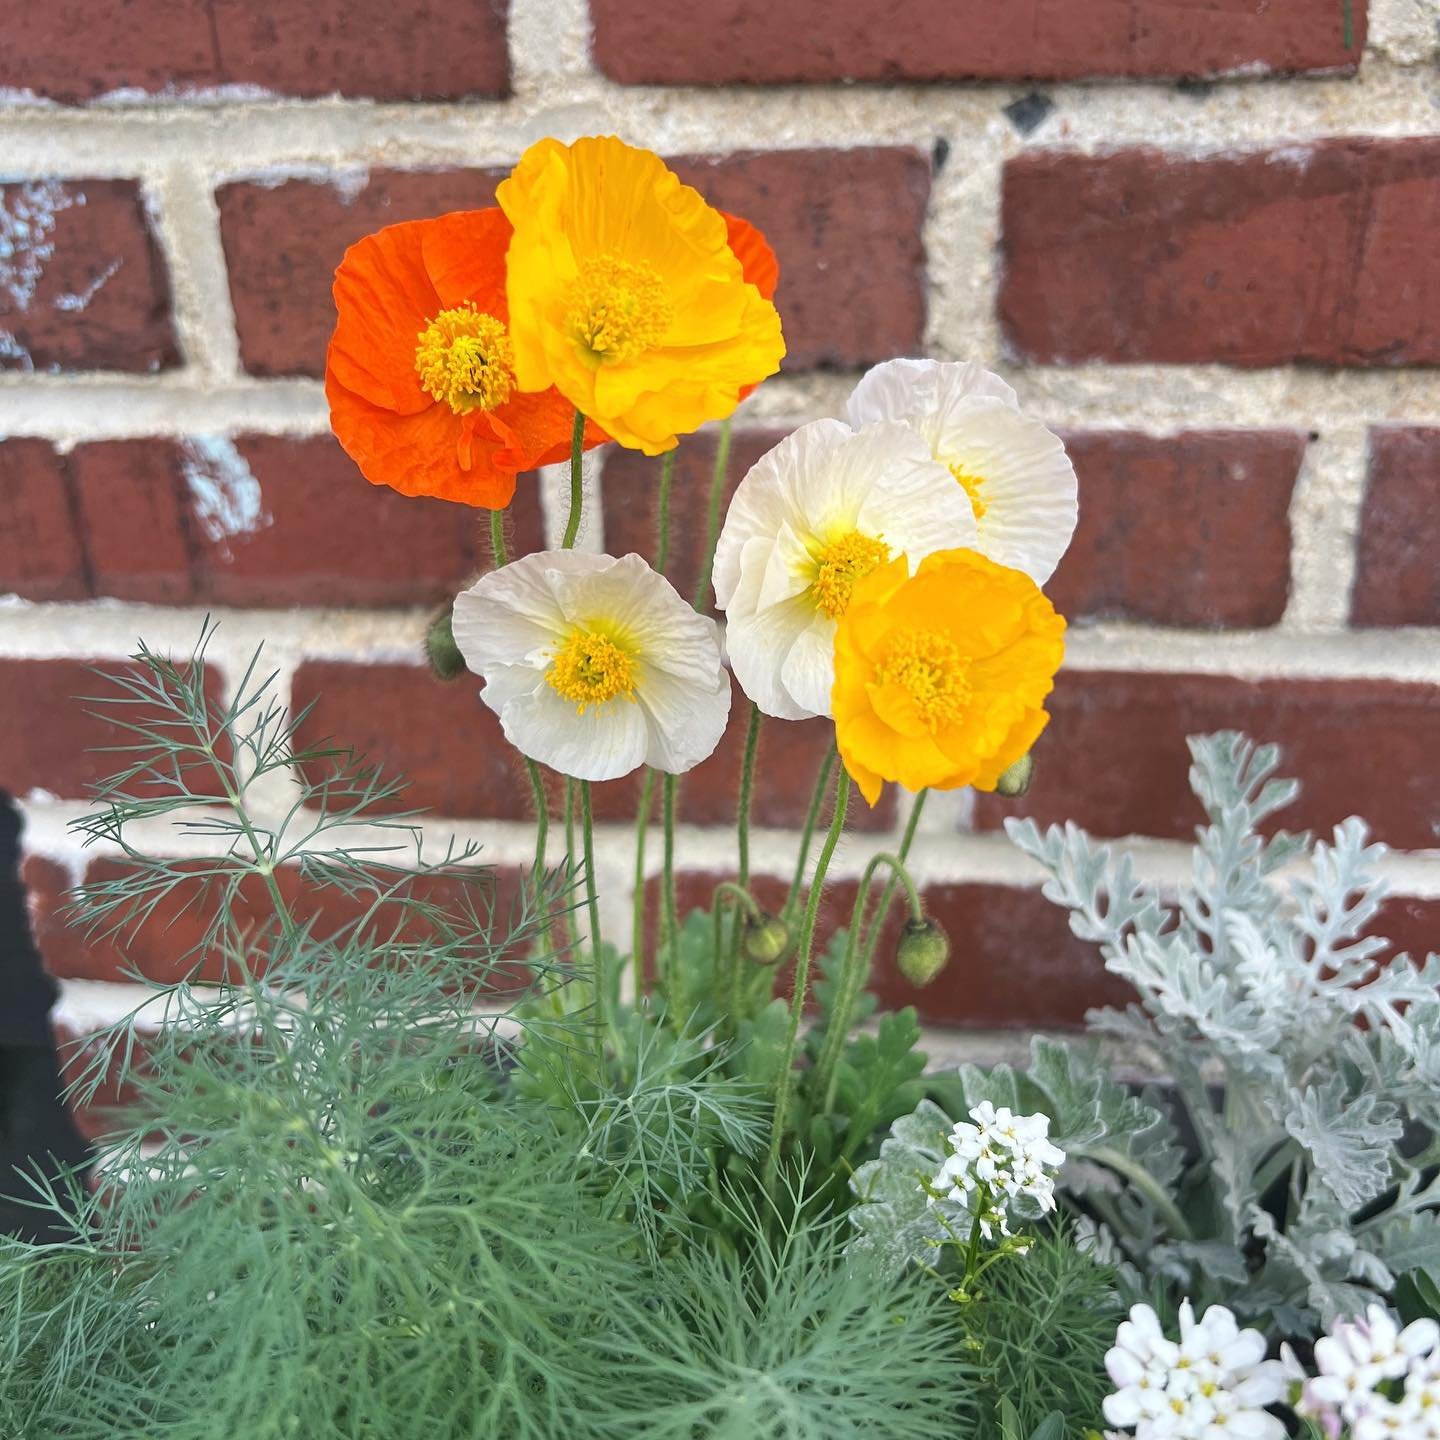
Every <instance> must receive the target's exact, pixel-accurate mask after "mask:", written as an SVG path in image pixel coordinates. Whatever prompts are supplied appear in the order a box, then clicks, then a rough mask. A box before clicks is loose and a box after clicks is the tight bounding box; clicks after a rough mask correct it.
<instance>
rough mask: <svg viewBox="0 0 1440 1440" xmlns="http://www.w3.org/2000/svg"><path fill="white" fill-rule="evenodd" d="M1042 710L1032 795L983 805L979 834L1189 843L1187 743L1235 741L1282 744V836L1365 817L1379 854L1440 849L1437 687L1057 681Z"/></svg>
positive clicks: (1083, 675) (1199, 816)
mask: <svg viewBox="0 0 1440 1440" xmlns="http://www.w3.org/2000/svg"><path fill="white" fill-rule="evenodd" d="M1048 708H1049V709H1050V711H1051V714H1052V716H1053V719H1052V720H1051V723H1050V727H1049V729H1048V730H1047V731H1046V733H1045V734H1044V735H1043V736H1041V738H1040V742H1039V744H1038V745H1037V747H1036V750H1035V761H1036V772H1035V780H1034V784H1033V785H1032V786H1031V788H1030V793H1029V794H1028V795H1027V796H1026V797H1025V798H1024V799H1022V800H1014V801H1006V800H1002V799H999V798H998V797H995V796H988V795H981V796H978V797H977V807H976V818H977V823H978V824H980V825H982V826H986V827H992V826H997V825H999V824H1000V822H1001V820H1002V819H1003V818H1004V817H1005V816H1006V815H1012V814H1014V815H1033V816H1035V818H1036V819H1037V820H1039V821H1040V823H1041V824H1052V823H1053V824H1060V823H1063V822H1065V821H1066V820H1073V821H1074V822H1075V823H1076V824H1077V825H1080V826H1082V827H1083V828H1084V829H1086V830H1089V831H1091V832H1092V833H1094V834H1096V835H1105V836H1119V835H1129V834H1136V835H1156V836H1165V837H1173V838H1176V839H1182V838H1183V839H1189V838H1191V837H1192V836H1193V834H1194V827H1195V826H1197V825H1200V824H1202V823H1203V822H1204V815H1203V812H1202V810H1201V806H1200V802H1199V801H1198V800H1196V799H1195V798H1194V796H1193V795H1191V793H1190V788H1189V784H1188V781H1187V775H1188V772H1189V768H1190V756H1189V751H1188V750H1187V749H1186V746H1185V737H1186V736H1187V735H1194V734H1205V733H1209V732H1212V731H1216V730H1241V731H1243V732H1244V733H1245V734H1247V735H1249V736H1250V737H1251V738H1252V739H1254V740H1257V741H1262V742H1268V741H1274V742H1277V743H1278V744H1279V745H1280V746H1281V747H1282V751H1283V758H1282V763H1281V773H1282V774H1285V775H1290V776H1294V777H1295V778H1296V779H1298V780H1300V781H1301V783H1302V786H1303V789H1302V791H1301V794H1300V798H1299V799H1298V800H1297V801H1296V802H1295V803H1294V804H1293V805H1291V806H1290V807H1289V808H1288V809H1287V810H1285V811H1283V812H1282V813H1281V814H1280V815H1279V816H1278V817H1277V823H1278V824H1280V825H1282V826H1284V827H1285V828H1286V829H1290V830H1298V829H1314V830H1316V831H1320V832H1325V833H1328V832H1329V830H1330V829H1331V827H1332V826H1334V825H1336V824H1338V823H1339V822H1340V821H1341V820H1343V819H1344V818H1345V817H1346V816H1348V815H1353V814H1360V815H1363V816H1364V817H1365V819H1366V820H1367V821H1369V822H1370V824H1371V826H1372V827H1373V830H1374V833H1375V836H1376V838H1377V839H1380V840H1383V841H1385V842H1386V843H1387V844H1390V845H1394V846H1398V847H1401V848H1406V847H1409V848H1412V849H1420V848H1426V847H1431V846H1435V845H1436V844H1437V843H1440V839H1437V834H1436V824H1437V822H1440V772H1437V771H1436V768H1435V764H1434V749H1435V736H1436V734H1437V730H1440V686H1436V685H1419V684H1402V683H1398V682H1395V681H1390V680H1294V679H1285V680H1242V679H1237V678H1234V677H1230V676H1219V675H1216V676H1208V675H1169V674H1143V673H1139V674H1136V673H1131V674H1124V673H1110V672H1104V671H1095V670H1089V671H1086V670H1065V671H1062V672H1061V674H1060V677H1059V680H1058V682H1057V684H1056V688H1055V693H1054V695H1053V696H1052V697H1051V701H1050V703H1049V707H1048Z"/></svg>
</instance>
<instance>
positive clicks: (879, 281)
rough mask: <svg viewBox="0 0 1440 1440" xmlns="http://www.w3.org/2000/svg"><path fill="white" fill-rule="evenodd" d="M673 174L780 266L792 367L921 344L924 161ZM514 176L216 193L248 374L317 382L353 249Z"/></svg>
mask: <svg viewBox="0 0 1440 1440" xmlns="http://www.w3.org/2000/svg"><path fill="white" fill-rule="evenodd" d="M675 163H676V169H677V170H678V171H679V173H680V174H681V175H682V176H683V177H684V179H685V180H686V181H687V182H688V183H690V184H693V185H695V186H696V187H697V188H698V189H700V190H701V191H702V192H703V193H704V194H705V195H706V196H707V197H708V198H709V199H711V200H712V201H713V202H714V203H715V204H716V205H719V206H721V207H722V208H724V209H727V210H731V211H734V212H736V213H738V214H742V215H744V216H745V217H746V218H747V219H749V220H751V221H752V222H753V223H754V224H756V225H758V226H759V227H760V228H761V229H762V230H763V231H764V232H765V234H766V236H767V237H768V238H769V240H770V242H771V244H772V245H773V246H774V248H775V251H776V254H777V256H778V258H779V261H780V288H779V291H778V293H777V295H776V303H777V305H778V306H779V307H780V314H781V318H782V320H783V321H784V325H785V337H786V343H787V345H788V347H789V354H788V357H787V359H786V366H787V368H788V369H792V370H795V369H807V368H813V367H815V366H836V367H841V368H853V367H857V366H861V365H864V364H868V363H869V362H871V361H875V360H881V359H885V358H888V357H889V356H891V355H895V354H903V353H906V352H913V351H914V350H916V349H918V348H919V347H920V345H921V343H922V341H923V338H924V325H925V293H924V286H925V256H924V248H923V245H922V242H921V226H922V224H923V221H924V215H925V205H926V199H927V196H928V194H929V188H930V171H929V165H928V162H927V161H926V160H925V159H924V157H923V156H921V155H919V154H918V153H917V152H915V151H913V150H904V149H888V148H877V149H863V150H796V151H780V152H774V153H752V152H745V153H739V154H735V155H729V156H725V157H723V158H718V159H704V158H697V157H690V158H687V159H683V160H678V161H676V162H675ZM506 173H507V172H506V171H505V170H443V171H401V170H378V171H375V172H374V173H373V174H371V175H370V176H369V178H368V179H367V180H366V181H365V183H364V184H363V185H362V186H361V188H360V189H359V191H358V193H354V194H351V192H349V191H348V190H346V189H345V188H344V187H343V185H342V184H340V183H338V182H337V183H336V184H326V183H323V182H320V181H314V180H287V181H284V182H281V183H279V184H272V185H267V184H264V183H257V182H237V183H235V184H231V185H226V186H224V187H222V188H221V190H220V191H219V194H218V201H219V206H220V231H221V237H222V239H223V241H224V244H225V254H226V258H227V259H228V261H229V266H230V294H231V299H232V300H233V302H234V306H235V319H236V325H237V327H238V329H239V333H240V352H241V357H242V360H243V362H244V365H245V368H246V369H247V370H248V371H249V372H250V373H251V374H254V375H320V374H322V373H323V371H324V367H325V346H326V343H327V342H328V340H329V338H330V332H331V330H332V329H333V328H334V324H335V311H334V305H333V302H332V299H331V294H330V285H331V280H332V278H333V276H334V271H335V267H336V265H338V264H339V262H340V259H341V257H342V256H343V254H344V252H345V249H346V247H347V246H349V245H351V244H353V243H354V242H355V241H356V240H358V239H360V238H361V236H363V235H367V234H369V233H370V232H371V231H374V230H377V229H379V228H381V227H382V226H384V225H392V224H395V223H396V222H397V221H401V220H414V219H421V218H424V217H427V216H431V215H439V214H442V213H444V212H445V211H447V210H457V209H464V208H474V207H477V206H484V205H489V204H491V203H492V202H493V199H494V192H495V186H496V184H497V183H498V182H499V181H500V180H501V179H503V178H504V176H505V174H506Z"/></svg>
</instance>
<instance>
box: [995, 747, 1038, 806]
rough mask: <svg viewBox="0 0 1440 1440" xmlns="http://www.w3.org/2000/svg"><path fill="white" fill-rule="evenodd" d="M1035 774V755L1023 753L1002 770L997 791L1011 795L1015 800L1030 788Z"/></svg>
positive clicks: (1000, 793) (996, 785) (997, 792)
mask: <svg viewBox="0 0 1440 1440" xmlns="http://www.w3.org/2000/svg"><path fill="white" fill-rule="evenodd" d="M1034 775H1035V757H1034V755H1033V754H1026V755H1022V756H1021V757H1020V758H1019V759H1018V760H1017V761H1016V762H1015V763H1014V764H1013V765H1012V766H1011V767H1010V768H1009V769H1008V770H1005V771H1002V772H1001V775H1000V778H999V779H998V780H997V781H996V782H995V793H996V794H997V795H1006V796H1009V797H1010V798H1011V799H1012V800H1013V799H1014V798H1015V797H1016V796H1019V795H1023V794H1024V793H1025V792H1026V791H1027V790H1028V789H1029V788H1030V781H1031V779H1032V778H1033V777H1034Z"/></svg>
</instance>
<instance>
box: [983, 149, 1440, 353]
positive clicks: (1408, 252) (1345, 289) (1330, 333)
mask: <svg viewBox="0 0 1440 1440" xmlns="http://www.w3.org/2000/svg"><path fill="white" fill-rule="evenodd" d="M1437 228H1440V139H1436V138H1433V137H1426V138H1423V139H1410V140H1373V139H1345V140H1322V141H1318V142H1315V143H1313V144H1304V145H1297V146H1291V147H1287V148H1285V149H1280V150H1262V151H1255V152H1251V153H1247V154H1242V155H1222V156H1215V157H1211V158H1208V159H1184V158H1179V157H1176V156H1173V155H1169V154H1167V153H1165V152H1163V151H1159V150H1149V149H1138V150H1125V151H1120V152H1118V153H1115V154H1110V155H1104V156H1085V155H1077V154H1070V153H1063V152H1038V153H1032V154H1027V155H1021V156H1020V157H1018V158H1017V159H1014V160H1011V161H1010V162H1008V163H1007V165H1006V167H1005V176H1004V195H1003V231H1004V235H1003V240H1002V247H1001V248H1002V253H1003V257H1004V280H1003V284H1002V287H1001V292H1000V299H999V307H1000V318H1001V321H1002V324H1003V327H1004V331H1005V335H1006V338H1007V340H1008V343H1009V344H1010V346H1011V348H1012V349H1013V351H1014V352H1015V353H1016V354H1017V355H1019V356H1021V357H1022V358H1024V359H1026V360H1029V361H1038V362H1042V363H1074V362H1079V361H1087V360H1105V361H1111V362H1122V363H1131V362H1145V361H1158V362H1162V363H1176V364H1206V363H1211V362H1219V363H1223V364H1229V365H1285V364H1290V363H1293V362H1297V361H1309V362H1314V363H1318V364H1323V365H1348V366H1394V365H1434V364H1437V363H1440V253H1437V251H1436V248H1435V245H1434V236H1435V232H1436V230H1437Z"/></svg>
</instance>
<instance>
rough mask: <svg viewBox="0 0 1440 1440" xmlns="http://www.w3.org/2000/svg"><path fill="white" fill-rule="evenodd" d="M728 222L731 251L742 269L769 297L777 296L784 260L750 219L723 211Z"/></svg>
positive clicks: (727, 237)
mask: <svg viewBox="0 0 1440 1440" xmlns="http://www.w3.org/2000/svg"><path fill="white" fill-rule="evenodd" d="M720 214H721V216H722V217H723V218H724V221H725V230H726V239H727V240H728V241H729V242H730V249H731V252H732V253H733V254H734V256H735V258H736V259H737V260H738V261H739V262H740V272H741V274H743V275H744V276H745V278H746V279H747V280H748V281H749V282H750V283H751V284H752V285H753V286H754V287H755V288H756V289H757V290H758V291H759V292H760V294H761V295H762V296H764V298H765V299H766V300H773V299H774V298H775V287H776V286H777V285H778V284H779V283H780V262H779V261H778V260H777V259H776V258H775V252H774V251H773V250H772V249H771V248H770V242H769V241H768V240H766V238H765V237H764V235H762V234H761V233H760V231H758V230H757V229H756V228H755V227H754V226H753V225H752V224H751V223H750V222H749V221H748V220H742V219H741V218H740V217H739V216H738V215H730V214H728V213H727V212H726V211H724V210H722V211H721V212H720Z"/></svg>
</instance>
